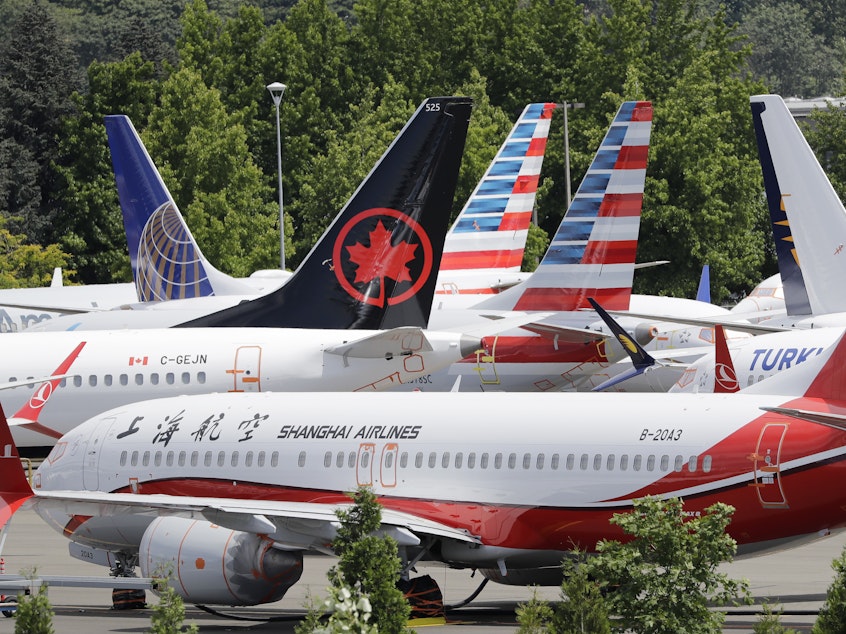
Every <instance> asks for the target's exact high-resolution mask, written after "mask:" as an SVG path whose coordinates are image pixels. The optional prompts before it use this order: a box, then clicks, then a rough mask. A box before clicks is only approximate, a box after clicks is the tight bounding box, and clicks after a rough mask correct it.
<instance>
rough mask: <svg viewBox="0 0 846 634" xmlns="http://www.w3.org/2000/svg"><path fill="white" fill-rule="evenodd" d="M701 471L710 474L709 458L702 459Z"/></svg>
mask: <svg viewBox="0 0 846 634" xmlns="http://www.w3.org/2000/svg"><path fill="white" fill-rule="evenodd" d="M702 471H704V472H705V473H710V472H711V456H705V457H704V458H702Z"/></svg>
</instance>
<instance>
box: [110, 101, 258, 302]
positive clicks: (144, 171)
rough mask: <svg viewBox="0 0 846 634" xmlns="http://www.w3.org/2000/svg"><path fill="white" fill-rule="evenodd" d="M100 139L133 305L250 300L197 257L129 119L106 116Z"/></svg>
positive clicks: (244, 288) (243, 288)
mask: <svg viewBox="0 0 846 634" xmlns="http://www.w3.org/2000/svg"><path fill="white" fill-rule="evenodd" d="M106 134H107V135H108V138H109V149H110V150H111V155H112V168H113V169H114V174H115V183H116V184H117V189H118V198H119V199H120V209H121V212H122V213H123V224H124V228H125V229H126V241H127V245H128V247H129V261H130V264H131V266H132V275H133V277H134V279H135V288H136V291H137V293H138V299H139V301H142V302H149V301H160V300H168V299H185V298H190V297H204V296H207V295H241V294H243V295H252V294H254V293H255V290H254V289H253V288H251V287H250V286H249V285H247V284H244V283H243V282H240V281H238V280H236V279H234V278H232V277H230V276H228V275H226V274H225V273H222V272H220V271H218V270H217V269H216V268H214V267H213V266H212V265H211V263H210V262H209V261H208V260H206V258H205V257H204V256H203V254H202V252H201V251H200V247H199V246H198V245H197V242H196V241H195V240H194V236H192V235H191V231H190V230H189V229H188V226H187V225H186V224H185V220H184V218H183V217H182V214H181V213H180V212H179V209H177V207H176V203H175V202H174V201H173V197H172V196H171V195H170V192H169V191H168V189H167V186H166V185H165V184H164V181H163V180H162V177H161V175H160V174H159V171H158V169H156V166H155V164H154V163H153V160H152V159H151V158H150V155H149V154H148V153H147V149H146V148H145V147H144V144H143V143H142V142H141V137H139V136H138V133H137V132H136V131H135V127H134V126H133V125H132V122H131V121H130V120H129V117H127V116H126V115H108V116H106Z"/></svg>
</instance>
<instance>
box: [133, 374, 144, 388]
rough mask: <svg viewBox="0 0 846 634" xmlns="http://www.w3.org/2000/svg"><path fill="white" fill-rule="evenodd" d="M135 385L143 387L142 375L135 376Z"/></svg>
mask: <svg viewBox="0 0 846 634" xmlns="http://www.w3.org/2000/svg"><path fill="white" fill-rule="evenodd" d="M135 385H144V375H143V374H141V373H140V372H138V373H137V374H136V375H135Z"/></svg>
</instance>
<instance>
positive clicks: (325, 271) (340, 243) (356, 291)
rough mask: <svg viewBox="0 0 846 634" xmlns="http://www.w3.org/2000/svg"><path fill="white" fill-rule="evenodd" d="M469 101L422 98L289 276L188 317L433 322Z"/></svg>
mask: <svg viewBox="0 0 846 634" xmlns="http://www.w3.org/2000/svg"><path fill="white" fill-rule="evenodd" d="M471 105H472V101H471V99H469V98H466V97H437V98H432V99H427V100H426V101H424V102H423V103H422V104H421V105H420V107H419V108H418V109H417V111H416V112H415V113H414V115H413V116H412V117H411V119H410V120H409V122H408V123H407V124H406V125H405V127H404V128H403V129H402V131H400V133H399V135H398V136H397V137H396V139H394V141H393V143H392V144H391V145H390V147H388V149H387V150H386V151H385V153H384V154H383V155H382V158H380V159H379V161H378V163H376V165H375V167H374V168H373V170H372V171H371V172H370V174H369V175H368V176H367V178H366V179H365V180H364V181H363V182H362V183H361V185H360V186H359V188H358V189H357V190H356V192H355V193H354V194H353V195H352V197H351V198H350V199H349V201H347V203H346V205H345V206H344V208H343V209H342V210H341V212H340V213H339V214H338V216H337V217H336V218H335V220H334V221H333V222H332V224H331V225H330V226H329V227H328V228H327V229H326V231H325V232H324V234H323V236H321V238H320V239H319V240H318V242H317V244H316V245H315V246H314V248H313V249H312V250H311V252H310V253H309V254H308V255H307V256H306V258H305V260H303V262H302V264H301V265H300V266H299V268H298V269H297V270H296V271H295V272H294V274H293V276H291V278H290V280H289V281H288V283H287V284H285V285H284V286H283V287H281V288H280V289H278V290H276V291H274V292H272V293H270V294H268V295H265V296H264V297H261V298H258V299H255V300H252V301H249V302H243V303H241V304H239V305H238V306H234V307H232V308H229V309H226V310H223V311H220V312H217V313H214V314H212V315H208V316H206V317H201V318H199V319H196V320H193V321H190V322H187V323H185V324H182V326H192V327H193V326H252V327H286V328H336V329H341V328H356V329H374V330H375V329H384V328H394V327H398V326H419V327H426V325H427V324H428V319H429V310H430V309H431V306H432V300H433V297H434V292H435V282H436V278H437V273H438V267H439V265H440V261H441V255H442V253H443V246H444V239H445V237H446V232H447V228H448V226H449V218H450V212H451V207H452V204H453V197H454V195H455V186H456V182H457V180H458V168H459V166H460V164H461V156H462V154H463V150H464V141H465V137H466V135H467V124H468V122H469V119H470V109H471Z"/></svg>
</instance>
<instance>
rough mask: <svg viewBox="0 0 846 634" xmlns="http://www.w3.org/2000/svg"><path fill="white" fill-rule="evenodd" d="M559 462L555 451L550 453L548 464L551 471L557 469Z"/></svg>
mask: <svg viewBox="0 0 846 634" xmlns="http://www.w3.org/2000/svg"><path fill="white" fill-rule="evenodd" d="M559 462H560V458H559V456H558V454H557V453H554V454H552V464H551V465H550V466H551V467H552V470H553V471H558V466H559Z"/></svg>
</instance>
